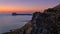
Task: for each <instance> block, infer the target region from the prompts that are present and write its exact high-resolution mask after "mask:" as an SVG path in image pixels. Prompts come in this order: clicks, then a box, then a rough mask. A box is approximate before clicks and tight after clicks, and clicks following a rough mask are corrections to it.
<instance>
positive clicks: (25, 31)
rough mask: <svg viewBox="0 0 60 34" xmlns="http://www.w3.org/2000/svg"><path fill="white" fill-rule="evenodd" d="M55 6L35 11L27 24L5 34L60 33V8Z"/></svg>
mask: <svg viewBox="0 0 60 34" xmlns="http://www.w3.org/2000/svg"><path fill="white" fill-rule="evenodd" d="M59 6H60V5H59ZM57 7H58V6H57ZM54 8H55V7H54ZM54 8H49V9H46V10H45V11H44V13H40V12H35V13H33V17H32V20H31V21H30V22H28V23H27V24H26V25H25V26H23V27H22V28H20V29H17V30H14V31H11V32H9V33H4V34H60V9H57V8H55V9H54Z"/></svg>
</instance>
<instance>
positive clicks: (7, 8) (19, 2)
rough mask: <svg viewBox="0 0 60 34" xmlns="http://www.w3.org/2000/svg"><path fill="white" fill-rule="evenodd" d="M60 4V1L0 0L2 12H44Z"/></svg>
mask: <svg viewBox="0 0 60 34" xmlns="http://www.w3.org/2000/svg"><path fill="white" fill-rule="evenodd" d="M58 4H60V0H0V12H33V11H43V10H44V9H47V8H52V7H54V6H56V5H58Z"/></svg>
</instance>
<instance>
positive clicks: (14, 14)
mask: <svg viewBox="0 0 60 34" xmlns="http://www.w3.org/2000/svg"><path fill="white" fill-rule="evenodd" d="M12 15H13V16H16V15H32V14H17V13H12Z"/></svg>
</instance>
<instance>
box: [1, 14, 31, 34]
mask: <svg viewBox="0 0 60 34" xmlns="http://www.w3.org/2000/svg"><path fill="white" fill-rule="evenodd" d="M31 18H32V15H16V16H13V15H11V14H0V33H5V32H9V30H13V29H18V28H21V27H23V26H24V25H25V24H26V23H28V21H30V20H31Z"/></svg>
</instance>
